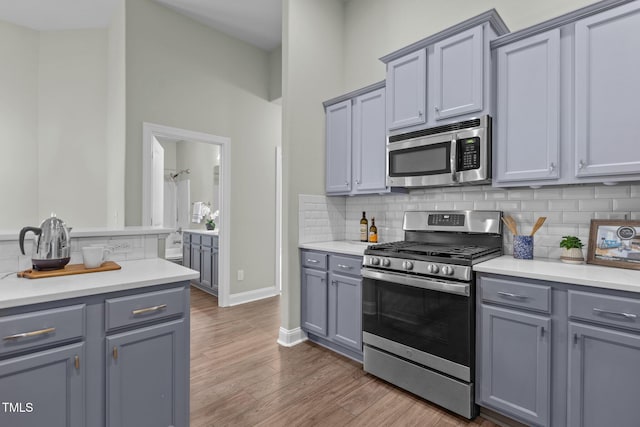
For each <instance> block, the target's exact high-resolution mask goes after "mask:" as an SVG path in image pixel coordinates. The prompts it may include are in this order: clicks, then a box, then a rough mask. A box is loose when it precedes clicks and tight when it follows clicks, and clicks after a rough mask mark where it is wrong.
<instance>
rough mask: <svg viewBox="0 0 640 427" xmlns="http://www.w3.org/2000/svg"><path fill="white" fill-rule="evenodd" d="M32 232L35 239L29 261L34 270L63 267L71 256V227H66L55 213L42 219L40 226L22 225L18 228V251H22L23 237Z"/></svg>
mask: <svg viewBox="0 0 640 427" xmlns="http://www.w3.org/2000/svg"><path fill="white" fill-rule="evenodd" d="M29 231H31V232H33V233H34V234H35V235H36V239H35V240H34V242H33V250H32V253H31V263H32V265H33V268H34V269H35V270H55V269H60V268H63V267H64V266H65V265H67V264H68V263H69V259H70V256H71V237H70V235H69V233H70V231H71V228H70V227H67V226H66V225H65V223H64V221H62V220H61V219H59V218H57V217H56V214H55V213H52V214H51V217H49V218H47V219H45V220H44V221H42V224H40V227H24V228H23V229H22V230H20V237H19V243H20V251H21V252H22V254H23V255H26V254H25V252H24V237H25V234H26V233H27V232H29Z"/></svg>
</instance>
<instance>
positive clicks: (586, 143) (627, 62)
mask: <svg viewBox="0 0 640 427" xmlns="http://www.w3.org/2000/svg"><path fill="white" fill-rule="evenodd" d="M638 52H640V2H637V1H636V2H633V3H629V4H626V5H624V6H620V7H618V8H615V9H611V10H608V11H606V12H603V13H601V14H598V15H594V16H590V17H587V18H585V19H582V20H580V21H578V22H576V25H575V85H576V88H575V91H576V93H575V105H576V135H575V144H576V145H575V152H576V157H575V174H576V176H577V177H592V176H593V177H595V176H602V175H622V174H638V173H640V149H638V141H637V127H636V126H635V123H636V122H637V120H638V99H639V97H640V79H639V78H638V76H640V55H639V54H638Z"/></svg>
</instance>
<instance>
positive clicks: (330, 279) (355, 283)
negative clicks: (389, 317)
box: [300, 250, 362, 362]
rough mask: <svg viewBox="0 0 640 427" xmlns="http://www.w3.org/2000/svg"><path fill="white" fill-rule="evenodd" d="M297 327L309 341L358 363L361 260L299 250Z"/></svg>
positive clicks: (359, 353)
mask: <svg viewBox="0 0 640 427" xmlns="http://www.w3.org/2000/svg"><path fill="white" fill-rule="evenodd" d="M300 256H301V266H302V268H301V271H302V277H301V298H302V299H301V325H302V329H303V330H304V331H305V332H306V333H307V335H308V337H309V339H310V340H311V341H314V342H316V343H318V344H321V345H323V346H325V347H328V348H330V349H332V350H334V351H336V352H338V353H341V354H344V355H346V356H348V357H350V358H352V359H355V360H357V361H360V362H361V361H362V277H361V276H360V268H361V266H362V257H356V256H347V255H341V254H334V253H325V252H316V251H309V250H302V251H301V252H300Z"/></svg>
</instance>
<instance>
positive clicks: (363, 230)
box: [360, 212, 369, 242]
mask: <svg viewBox="0 0 640 427" xmlns="http://www.w3.org/2000/svg"><path fill="white" fill-rule="evenodd" d="M368 229H369V221H367V215H366V214H365V212H362V219H361V220H360V241H361V242H368V241H369V239H368V238H367V232H368Z"/></svg>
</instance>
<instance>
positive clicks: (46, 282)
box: [0, 258, 199, 309]
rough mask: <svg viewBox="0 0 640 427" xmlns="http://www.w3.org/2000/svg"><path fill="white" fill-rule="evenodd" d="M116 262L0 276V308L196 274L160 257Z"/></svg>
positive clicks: (129, 287)
mask: <svg viewBox="0 0 640 427" xmlns="http://www.w3.org/2000/svg"><path fill="white" fill-rule="evenodd" d="M118 264H119V265H120V266H121V267H122V269H120V270H115V271H103V272H98V273H86V274H76V275H71V276H61V277H51V278H43V279H25V278H19V277H17V276H16V275H15V274H12V275H11V276H8V277H5V278H4V279H0V309H3V308H9V307H18V306H22V305H28V304H37V303H41V302H49V301H58V300H63V299H68V298H76V297H82V296H87V295H96V294H103V293H107V292H116V291H125V290H129V289H137V288H144V287H147V286H155V285H162V284H165V283H173V282H181V281H184V280H191V279H195V278H197V277H199V273H198V272H197V271H194V270H191V269H189V268H186V267H182V266H180V265H178V264H174V263H172V262H170V261H167V260H164V259H160V258H152V259H142V260H137V261H118Z"/></svg>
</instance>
